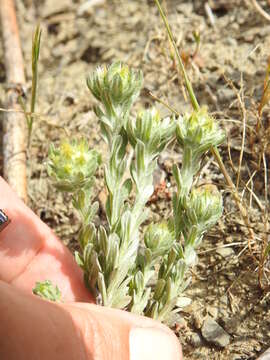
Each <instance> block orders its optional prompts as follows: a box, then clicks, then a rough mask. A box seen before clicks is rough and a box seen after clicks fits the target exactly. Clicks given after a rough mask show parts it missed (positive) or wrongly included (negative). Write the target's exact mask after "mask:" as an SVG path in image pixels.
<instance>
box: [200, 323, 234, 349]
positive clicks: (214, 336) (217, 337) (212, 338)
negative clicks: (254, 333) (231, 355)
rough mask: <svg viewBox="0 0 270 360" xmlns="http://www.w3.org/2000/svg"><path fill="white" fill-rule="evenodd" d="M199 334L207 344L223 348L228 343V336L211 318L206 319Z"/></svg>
mask: <svg viewBox="0 0 270 360" xmlns="http://www.w3.org/2000/svg"><path fill="white" fill-rule="evenodd" d="M201 332H202V336H203V338H204V339H205V340H206V341H207V342H208V343H209V344H213V345H216V346H218V347H222V348H224V347H226V346H227V345H228V344H229V343H230V335H229V334H227V333H226V331H225V330H224V329H223V328H222V327H221V326H220V325H219V324H218V323H217V322H216V321H215V320H214V319H212V318H211V317H207V318H206V320H205V321H204V323H203V326H202V329H201Z"/></svg>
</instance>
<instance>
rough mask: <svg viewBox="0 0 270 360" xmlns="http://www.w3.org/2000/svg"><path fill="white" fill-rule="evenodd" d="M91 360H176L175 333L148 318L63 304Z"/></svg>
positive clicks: (107, 309) (98, 308)
mask: <svg viewBox="0 0 270 360" xmlns="http://www.w3.org/2000/svg"><path fill="white" fill-rule="evenodd" d="M64 306H65V307H66V309H67V310H68V311H69V313H70V314H71V316H72V318H73V321H74V323H75V326H76V328H77V329H80V331H81V333H82V334H83V341H84V343H85V346H86V349H87V352H88V353H89V354H90V353H92V355H93V359H94V360H103V359H104V360H105V359H106V360H107V359H108V360H109V359H110V360H126V359H130V360H151V359H155V360H164V359H166V360H180V359H182V356H181V349H180V344H179V341H178V339H177V338H176V336H175V334H174V333H173V332H172V331H171V330H170V329H169V328H167V327H166V326H164V325H162V324H161V323H159V322H157V321H154V320H152V319H149V318H145V317H142V316H137V315H134V314H131V313H128V312H126V311H122V310H116V309H110V308H105V307H101V306H97V305H93V304H86V303H73V304H65V305H64Z"/></svg>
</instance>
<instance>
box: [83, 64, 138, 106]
mask: <svg viewBox="0 0 270 360" xmlns="http://www.w3.org/2000/svg"><path fill="white" fill-rule="evenodd" d="M142 82H143V75H142V72H141V71H135V70H133V69H129V67H128V66H127V65H123V64H122V63H121V62H115V63H113V64H112V65H111V66H109V67H107V66H103V67H98V68H97V69H96V71H95V72H94V73H93V74H92V75H91V76H89V77H88V79H87V86H88V88H89V90H90V91H91V93H92V94H93V95H94V96H95V98H96V99H97V100H98V101H100V102H101V103H102V104H103V105H104V107H105V108H106V109H107V110H109V111H107V112H108V113H111V111H113V110H114V111H116V110H117V109H116V108H117V107H120V108H122V109H121V110H122V111H123V110H124V112H126V111H128V110H129V109H130V107H131V105H132V103H133V102H134V101H135V100H136V98H137V97H138V95H139V93H140V90H141V87H142ZM112 107H113V108H114V109H112Z"/></svg>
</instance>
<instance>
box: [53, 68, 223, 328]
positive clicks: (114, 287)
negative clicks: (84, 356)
mask: <svg viewBox="0 0 270 360" xmlns="http://www.w3.org/2000/svg"><path fill="white" fill-rule="evenodd" d="M142 83H143V76H142V73H141V72H140V71H136V70H132V69H129V68H128V66H126V65H123V64H121V63H120V62H116V63H114V64H112V65H111V66H110V67H106V66H104V67H99V68H98V69H97V70H96V71H95V72H94V73H93V74H92V75H91V76H90V77H89V78H88V79H87V85H88V88H89V90H90V92H91V93H92V94H93V96H94V97H95V98H96V100H97V101H98V102H99V105H98V106H96V107H95V113H96V115H97V117H98V119H99V124H100V128H101V133H102V136H103V138H104V140H105V141H106V143H107V144H108V150H109V158H108V161H107V162H106V163H105V164H104V165H103V166H104V176H105V184H106V190H107V200H106V217H107V225H106V226H105V227H103V226H99V227H98V228H97V226H96V225H95V223H94V217H95V215H96V213H97V210H98V203H97V202H95V203H92V201H91V199H92V198H93V190H94V183H95V172H96V170H97V168H98V166H99V165H100V163H101V157H100V155H99V154H98V153H97V152H96V151H95V150H91V149H89V147H88V145H87V142H86V141H85V140H82V141H77V142H71V143H69V142H67V141H65V142H63V143H62V144H61V145H60V147H58V148H55V147H54V146H52V147H51V150H50V153H49V167H48V168H49V174H50V175H51V177H52V178H53V180H54V182H55V185H56V186H57V188H58V189H59V190H62V191H68V192H71V193H72V197H73V205H74V207H75V209H76V210H77V212H78V214H79V216H80V220H81V229H80V232H79V235H78V241H79V244H80V249H81V251H80V252H76V253H75V258H76V261H77V263H78V264H79V266H80V267H81V268H82V269H83V271H84V279H85V283H86V285H87V287H88V288H89V289H91V291H92V292H93V293H94V294H95V295H96V298H97V301H98V302H99V303H101V304H103V305H105V306H110V307H115V308H120V309H126V310H129V311H132V312H135V313H137V314H144V315H147V316H150V317H152V318H155V319H159V320H161V321H164V322H167V321H169V319H170V316H171V314H172V312H173V311H178V310H179V307H181V306H183V305H184V304H185V303H186V298H184V297H182V295H183V292H184V290H185V288H186V287H187V286H188V284H189V282H190V278H189V276H188V273H189V269H190V268H191V267H192V266H193V265H194V264H195V263H196V258H197V256H196V249H197V247H198V246H199V244H200V243H201V241H202V238H203V235H204V234H205V232H206V231H207V230H208V229H209V228H210V227H212V226H213V225H214V224H215V223H216V222H217V221H218V219H219V217H220V216H221V213H222V198H221V195H220V193H219V192H218V191H217V190H215V191H213V190H212V188H211V187H209V186H208V187H206V186H201V187H197V188H196V187H194V176H195V175H196V174H197V172H198V171H199V168H200V164H201V160H202V157H203V156H204V155H205V153H206V152H207V151H208V150H209V149H210V148H211V147H213V146H218V145H219V144H220V143H221V142H222V141H223V139H224V134H223V132H222V130H221V129H220V128H219V126H218V124H217V123H216V121H215V120H214V119H213V118H212V117H211V116H210V115H209V114H208V113H207V110H206V109H204V108H202V109H200V110H198V111H194V112H193V113H191V114H185V115H183V116H181V117H179V118H175V117H174V116H171V117H167V118H165V119H162V118H161V117H160V115H159V113H158V111H157V110H156V109H154V108H153V109H148V110H143V111H141V112H139V113H138V114H137V116H136V117H135V118H134V117H133V116H131V115H130V110H131V108H132V105H133V103H134V101H135V100H136V99H137V98H138V96H139V93H140V89H141V87H142ZM175 137H176V139H177V141H178V143H179V145H180V148H181V149H182V152H183V159H182V165H181V168H179V167H178V165H174V167H173V174H174V178H175V181H176V185H177V191H176V193H175V194H174V195H173V215H172V216H171V217H170V218H169V219H167V221H162V222H161V223H158V224H154V223H152V224H150V225H149V226H148V227H146V229H145V227H144V226H143V223H144V222H145V221H146V220H147V217H148V212H147V207H146V204H147V201H148V200H149V198H150V197H151V195H152V193H153V191H154V188H153V172H154V170H155V169H156V167H157V159H158V157H159V155H160V153H161V152H162V151H163V150H164V148H165V147H166V146H167V145H168V144H169V143H170V142H171V141H173V139H175ZM131 195H132V196H131Z"/></svg>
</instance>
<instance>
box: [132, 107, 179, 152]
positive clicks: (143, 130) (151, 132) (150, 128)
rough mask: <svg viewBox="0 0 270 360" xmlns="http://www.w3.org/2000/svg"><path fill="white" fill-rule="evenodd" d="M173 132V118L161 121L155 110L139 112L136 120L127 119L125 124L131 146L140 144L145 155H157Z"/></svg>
mask: <svg viewBox="0 0 270 360" xmlns="http://www.w3.org/2000/svg"><path fill="white" fill-rule="evenodd" d="M174 131H175V120H174V118H171V117H166V118H165V119H161V117H160V114H159V112H158V111H157V110H156V109H155V108H152V109H148V110H144V111H141V112H139V114H138V115H137V118H136V120H133V119H129V121H128V124H127V132H128V136H129V141H130V143H131V145H132V146H133V147H135V146H136V144H137V143H138V141H140V142H142V143H143V144H144V145H145V147H146V151H147V153H148V154H151V155H152V156H155V155H157V154H159V153H160V152H161V151H162V150H163V149H164V147H165V146H166V145H167V144H168V141H169V140H170V139H171V138H172V136H173V134H174Z"/></svg>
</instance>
